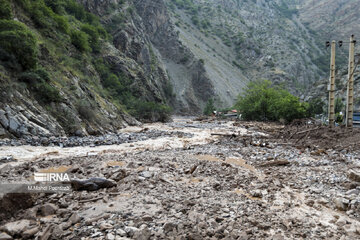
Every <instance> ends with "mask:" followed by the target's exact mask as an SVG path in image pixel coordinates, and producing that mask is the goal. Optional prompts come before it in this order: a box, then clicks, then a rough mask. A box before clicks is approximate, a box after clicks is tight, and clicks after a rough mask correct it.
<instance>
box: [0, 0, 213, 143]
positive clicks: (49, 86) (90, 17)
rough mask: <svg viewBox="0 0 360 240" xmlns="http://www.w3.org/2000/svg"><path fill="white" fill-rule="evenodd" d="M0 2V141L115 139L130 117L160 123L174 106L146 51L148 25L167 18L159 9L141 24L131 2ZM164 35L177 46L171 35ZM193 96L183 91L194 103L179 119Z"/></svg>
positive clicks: (149, 48) (152, 53) (155, 60)
mask: <svg viewBox="0 0 360 240" xmlns="http://www.w3.org/2000/svg"><path fill="white" fill-rule="evenodd" d="M0 2H1V9H0V10H1V19H0V21H1V22H0V41H1V47H0V50H1V59H0V60H1V62H0V80H1V92H2V94H1V101H0V123H1V124H0V136H3V137H4V136H5V137H6V136H17V137H20V136H27V135H37V136H51V135H64V134H69V135H74V134H76V135H84V134H101V133H104V132H106V131H111V132H115V131H117V129H119V128H121V127H123V126H125V125H127V124H138V122H137V121H136V120H135V119H134V118H132V117H131V116H130V115H129V114H131V115H132V116H135V117H136V118H137V119H139V120H145V121H149V120H150V121H156V120H166V118H167V115H168V114H169V111H170V109H169V107H168V106H167V105H172V106H175V107H176V108H179V107H178V105H180V106H181V103H179V104H177V101H176V100H175V93H174V92H173V89H172V85H171V82H170V81H169V78H168V76H167V73H166V70H165V68H164V67H163V66H162V63H161V58H160V57H159V56H160V54H159V51H158V50H157V48H156V47H154V46H153V44H152V43H151V36H150V34H151V27H152V26H147V25H148V24H149V23H151V21H155V23H156V24H159V26H161V25H162V22H156V21H157V20H158V19H160V20H161V17H162V15H161V14H165V16H166V11H165V13H164V9H165V7H164V8H162V9H163V10H161V8H158V10H159V11H160V13H161V14H160V15H159V16H156V14H157V13H158V11H157V10H156V11H155V12H154V14H152V15H151V14H150V15H149V16H147V17H148V18H145V17H146V16H145V15H144V16H140V15H139V14H137V12H138V10H139V12H140V13H141V14H147V12H142V11H141V8H142V6H144V5H142V4H138V3H136V2H135V3H132V2H129V3H127V2H125V1H117V0H108V1H102V2H98V1H91V0H89V1H79V3H80V4H78V3H77V2H75V1H74V0H56V1H50V0H36V1H29V0H13V1H10V0H1V1H0ZM149 2H150V1H149ZM151 2H153V1H151ZM142 3H144V2H142ZM160 3H161V1H160ZM144 4H145V3H144ZM83 6H85V7H86V8H87V10H89V11H92V12H93V13H94V14H96V15H98V16H101V19H100V18H98V17H97V16H96V15H94V14H91V13H89V12H88V11H87V10H86V9H84V7H83ZM145 9H148V8H145ZM143 17H144V19H143ZM144 20H145V21H144ZM165 22H166V19H165ZM145 23H146V24H147V25H146V24H145ZM170 27H171V26H170ZM164 34H168V35H169V38H171V37H172V38H173V41H174V43H176V35H175V34H174V33H173V32H171V29H165V30H164ZM177 46H178V48H177V49H175V50H174V52H175V53H178V52H179V54H178V55H179V57H178V58H180V55H182V54H181V52H180V50H183V52H186V51H188V50H187V49H186V48H184V49H182V46H181V45H180V44H178V45H177ZM188 52H189V51H188ZM168 54H171V53H170V52H168ZM189 56H191V53H190V52H189ZM174 57H175V56H174ZM188 60H189V61H192V62H196V60H195V59H193V58H192V57H189V59H188ZM181 64H185V63H181ZM192 66H193V68H194V72H193V73H194V77H193V79H194V81H197V80H198V79H200V80H201V81H203V82H204V85H203V86H204V88H203V90H209V91H208V92H207V93H205V94H204V95H205V96H206V94H208V93H211V86H207V85H206V77H203V73H202V72H201V71H202V70H201V69H202V67H201V63H200V62H199V63H198V65H196V64H192ZM203 79H204V80H203ZM193 89H195V87H194V88H193V87H189V91H188V94H189V95H191V94H193V96H190V97H189V100H188V101H187V102H189V103H190V104H191V107H189V108H185V112H196V111H199V110H200V107H199V105H198V100H197V98H198V97H199V98H201V97H202V95H201V94H202V93H201V91H203V90H200V92H199V91H198V92H196V91H195V92H194V91H193ZM195 95H196V96H195ZM191 97H192V98H191ZM204 102H205V100H204Z"/></svg>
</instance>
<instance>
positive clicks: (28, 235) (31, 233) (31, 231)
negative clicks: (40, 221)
mask: <svg viewBox="0 0 360 240" xmlns="http://www.w3.org/2000/svg"><path fill="white" fill-rule="evenodd" d="M38 232H39V228H38V227H34V228H31V229H28V230H26V231H24V232H23V233H22V237H23V238H24V239H28V238H31V237H33V236H34V235H35V234H37V233H38Z"/></svg>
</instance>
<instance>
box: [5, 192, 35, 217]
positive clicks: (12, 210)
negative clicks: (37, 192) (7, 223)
mask: <svg viewBox="0 0 360 240" xmlns="http://www.w3.org/2000/svg"><path fill="white" fill-rule="evenodd" d="M34 203H35V197H34V195H32V194H30V193H8V194H5V195H4V196H3V197H0V209H1V211H0V219H6V218H8V217H11V216H13V215H15V214H16V213H17V212H18V211H19V210H22V209H27V208H30V207H32V206H33V205H34Z"/></svg>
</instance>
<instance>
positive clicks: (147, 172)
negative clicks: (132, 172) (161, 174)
mask: <svg viewBox="0 0 360 240" xmlns="http://www.w3.org/2000/svg"><path fill="white" fill-rule="evenodd" d="M140 176H142V177H144V178H151V177H152V176H153V173H152V172H149V171H143V172H141V173H140Z"/></svg>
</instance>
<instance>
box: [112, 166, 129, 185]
mask: <svg viewBox="0 0 360 240" xmlns="http://www.w3.org/2000/svg"><path fill="white" fill-rule="evenodd" d="M127 176H128V173H127V172H126V171H125V170H124V169H120V170H119V171H116V172H115V173H113V175H111V177H110V178H111V179H112V180H115V181H117V182H118V181H120V180H122V179H124V178H126V177H127Z"/></svg>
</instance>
